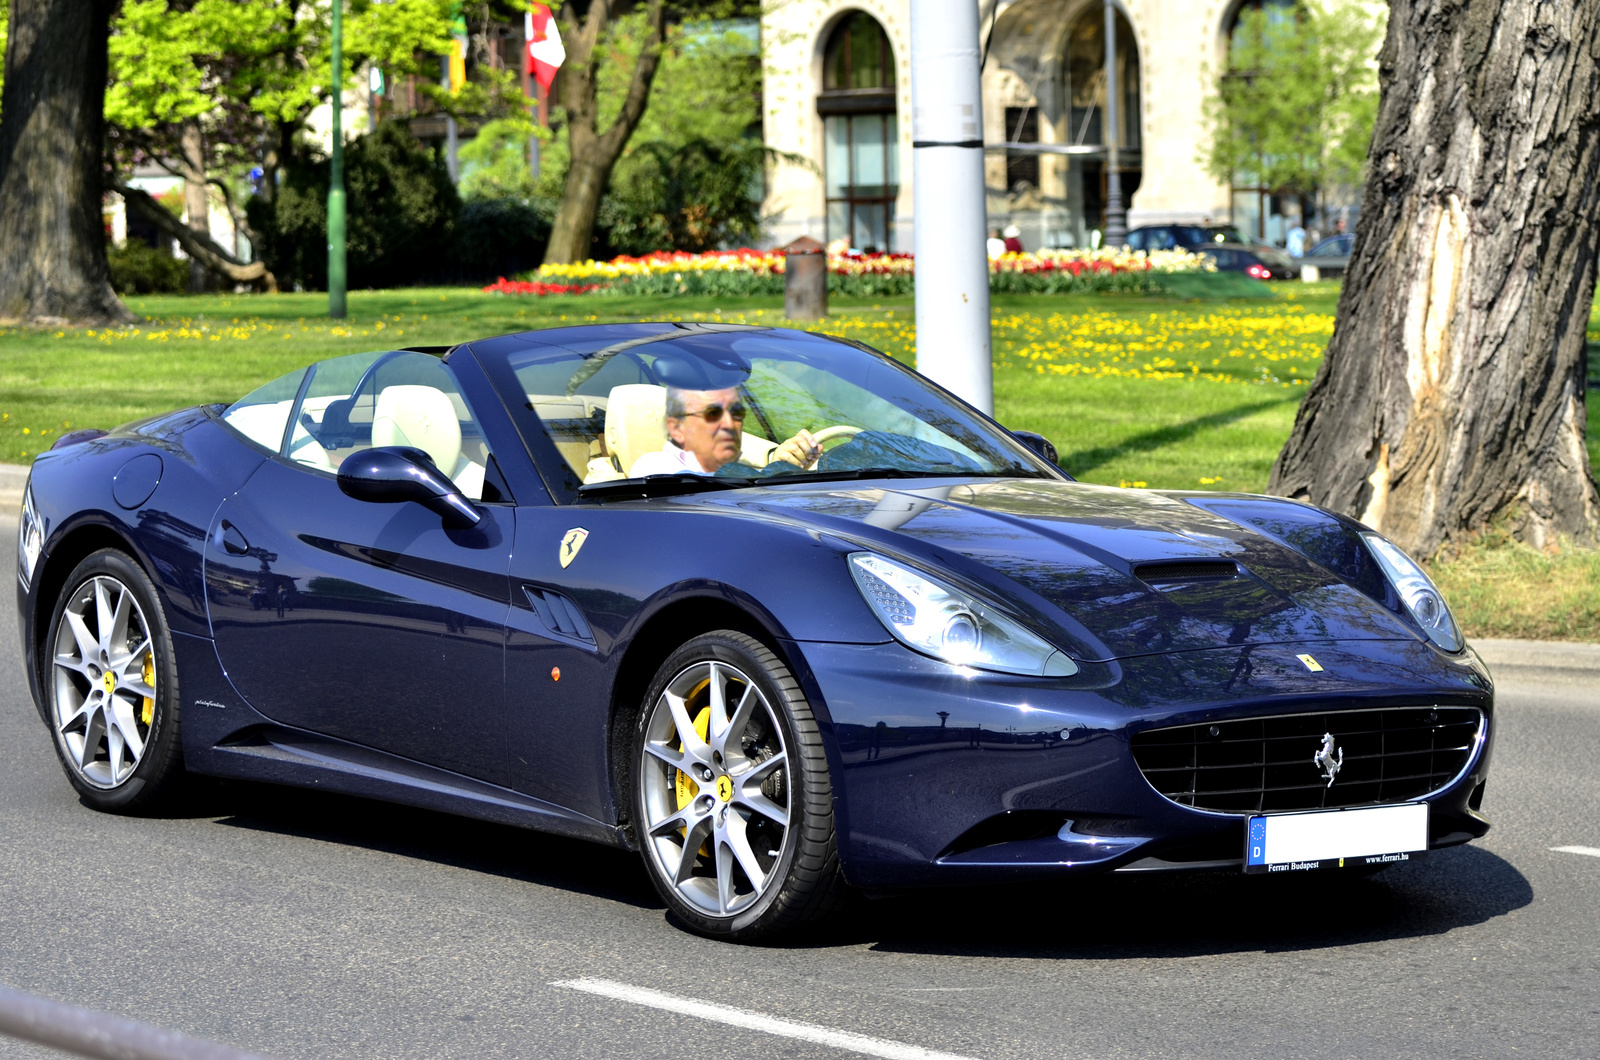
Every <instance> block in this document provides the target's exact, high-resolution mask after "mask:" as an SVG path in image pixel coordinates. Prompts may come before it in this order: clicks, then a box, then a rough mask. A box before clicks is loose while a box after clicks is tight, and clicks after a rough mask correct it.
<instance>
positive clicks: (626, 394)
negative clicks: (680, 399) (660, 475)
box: [590, 383, 667, 481]
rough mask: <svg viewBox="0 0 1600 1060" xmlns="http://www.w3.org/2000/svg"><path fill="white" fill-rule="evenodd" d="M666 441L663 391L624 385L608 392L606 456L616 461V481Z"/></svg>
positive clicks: (652, 387)
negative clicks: (635, 462) (636, 461)
mask: <svg viewBox="0 0 1600 1060" xmlns="http://www.w3.org/2000/svg"><path fill="white" fill-rule="evenodd" d="M666 440H667V388H666V387H664V386H656V385H654V384H652V383H627V384H625V385H623V386H614V387H612V388H611V395H610V397H609V398H607V400H606V452H608V453H610V454H611V456H612V458H613V459H614V460H615V461H616V468H617V472H618V477H621V476H625V475H627V473H628V470H629V469H630V468H631V467H633V462H634V461H635V460H638V459H639V458H640V457H641V456H643V455H644V454H646V453H654V452H656V451H657V450H659V449H660V448H661V446H662V445H663V444H665V443H666ZM590 481H600V480H598V479H595V478H591V479H590Z"/></svg>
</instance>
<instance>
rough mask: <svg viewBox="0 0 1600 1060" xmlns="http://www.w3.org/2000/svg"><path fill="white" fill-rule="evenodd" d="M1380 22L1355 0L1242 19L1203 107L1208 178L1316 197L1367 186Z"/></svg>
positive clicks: (1328, 0) (1307, 0)
mask: <svg viewBox="0 0 1600 1060" xmlns="http://www.w3.org/2000/svg"><path fill="white" fill-rule="evenodd" d="M1382 35H1383V22H1382V19H1381V18H1379V17H1375V16H1373V15H1372V14H1370V13H1369V12H1368V10H1367V8H1366V7H1365V5H1363V4H1361V3H1360V2H1359V0H1304V2H1302V3H1300V4H1298V5H1297V6H1296V7H1294V8H1293V9H1292V11H1288V12H1286V11H1285V10H1284V9H1283V8H1281V7H1272V6H1269V7H1267V8H1265V9H1263V10H1256V11H1245V12H1244V13H1243V15H1242V16H1241V18H1240V20H1239V26H1238V29H1237V30H1236V31H1235V33H1234V37H1233V44H1232V48H1231V51H1230V54H1229V68H1228V70H1226V71H1225V72H1224V73H1223V74H1222V75H1221V76H1219V77H1218V78H1217V80H1216V87H1215V92H1214V93H1213V94H1212V95H1211V96H1210V97H1209V98H1208V99H1207V100H1206V103H1205V114H1206V123H1207V126H1208V129H1209V134H1210V142H1209V144H1208V145H1207V147H1206V149H1205V154H1204V157H1203V161H1204V163H1205V165H1206V168H1207V169H1208V170H1209V171H1210V173H1211V174H1212V176H1214V177H1215V178H1216V179H1217V180H1219V181H1222V182H1224V183H1232V184H1234V185H1237V186H1261V187H1267V188H1273V189H1281V190H1293V191H1300V192H1314V191H1317V190H1319V189H1332V188H1340V187H1343V188H1353V187H1356V186H1358V185H1360V184H1361V183H1362V180H1363V179H1364V173H1365V167H1366V158H1367V148H1368V146H1369V145H1370V144H1371V142H1372V128H1373V123H1374V121H1375V120H1376V117H1377V108H1378V76H1377V66H1376V62H1375V56H1376V54H1377V49H1378V45H1379V43H1380V41H1381V40H1382Z"/></svg>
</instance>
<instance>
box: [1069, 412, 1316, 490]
mask: <svg viewBox="0 0 1600 1060" xmlns="http://www.w3.org/2000/svg"><path fill="white" fill-rule="evenodd" d="M1299 400H1300V398H1299V397H1298V396H1297V397H1288V398H1275V399H1274V400H1272V401H1257V402H1255V403H1253V404H1250V405H1240V406H1239V407H1237V408H1231V409H1226V410H1224V411H1222V412H1213V413H1210V414H1208V415H1205V416H1196V417H1195V418H1194V419H1192V420H1186V421H1185V422H1183V423H1176V424H1173V425H1172V426H1171V427H1157V428H1156V429H1155V430H1152V431H1145V432H1144V433H1143V434H1136V435H1134V436H1133V437H1132V438H1129V439H1127V440H1126V441H1122V442H1118V443H1117V444H1116V445H1101V446H1096V447H1095V448H1093V449H1079V450H1078V451H1077V452H1075V453H1064V454H1062V456H1061V459H1060V461H1059V463H1060V464H1061V469H1062V470H1063V471H1065V472H1066V473H1067V474H1069V475H1073V476H1079V475H1083V474H1085V473H1087V472H1090V471H1093V470H1094V469H1095V468H1097V467H1100V466H1101V465H1102V464H1107V463H1110V462H1111V461H1112V460H1115V459H1116V458H1118V457H1121V456H1127V455H1129V454H1130V453H1148V452H1152V451H1154V450H1156V449H1163V448H1165V447H1166V446H1169V445H1176V444H1178V443H1179V442H1186V441H1188V440H1189V439H1190V438H1193V437H1194V436H1195V435H1197V434H1199V433H1200V432H1201V431H1208V430H1211V429H1212V428H1215V427H1223V426H1226V425H1227V424H1230V423H1235V422H1237V421H1239V420H1242V419H1245V418H1247V417H1249V416H1253V415H1255V414H1256V413H1258V412H1263V411H1265V410H1267V409H1271V408H1277V407H1278V406H1279V405H1283V404H1286V403H1288V402H1292V401H1293V402H1297V401H1299Z"/></svg>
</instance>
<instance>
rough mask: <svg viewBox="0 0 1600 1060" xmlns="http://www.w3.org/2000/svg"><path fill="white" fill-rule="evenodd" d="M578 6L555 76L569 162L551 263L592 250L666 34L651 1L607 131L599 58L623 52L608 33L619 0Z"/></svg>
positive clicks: (566, 27) (657, 0)
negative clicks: (603, 200)
mask: <svg viewBox="0 0 1600 1060" xmlns="http://www.w3.org/2000/svg"><path fill="white" fill-rule="evenodd" d="M578 6H579V5H578V4H576V3H567V4H565V5H563V6H562V8H561V39H562V40H563V42H564V43H565V44H566V48H567V60H566V62H565V63H564V64H563V65H562V67H561V72H560V73H559V74H558V75H557V78H556V83H555V88H556V96H557V99H558V101H559V102H560V104H561V106H562V107H563V108H565V110H566V117H567V145H568V148H569V150H570V152H571V154H570V159H571V160H570V162H569V168H568V170H567V181H566V186H565V188H564V189H563V191H562V194H561V204H560V205H559V206H558V207H557V208H556V218H555V221H554V222H553V223H552V225H551V229H550V245H549V248H548V249H547V250H546V251H545V258H544V260H545V261H547V262H571V261H583V260H584V259H585V258H587V257H589V256H590V254H589V245H590V242H591V241H592V240H593V238H594V220H595V215H596V214H597V213H599V211H600V199H601V197H602V196H604V195H605V192H606V185H607V184H609V183H610V181H611V171H612V169H613V168H614V167H615V166H616V164H617V159H618V158H619V157H620V156H621V154H622V149H623V148H624V147H626V146H627V145H628V138H629V137H630V136H632V135H633V130H634V129H635V128H636V127H638V124H639V119H640V118H642V117H644V109H645V105H646V104H647V103H648V102H649V101H650V86H651V83H652V82H653V81H655V76H656V68H657V67H658V66H659V65H660V62H661V45H662V41H663V39H664V36H665V32H666V27H665V15H664V13H663V11H662V0H645V3H644V10H643V20H642V30H641V32H640V34H639V39H638V40H637V42H636V43H637V46H638V51H637V52H636V53H635V54H634V55H633V57H632V63H631V70H630V72H629V74H628V87H627V89H626V90H625V91H624V93H623V95H622V100H621V105H620V106H619V107H618V108H617V109H616V111H615V117H613V118H612V119H611V122H610V124H609V125H607V126H606V128H605V130H604V131H601V129H600V123H601V102H602V100H601V97H600V92H599V88H600V69H601V62H602V61H603V60H605V59H607V58H614V56H615V53H616V52H617V51H618V50H619V49H617V48H616V47H614V46H612V45H613V44H614V42H613V41H612V39H611V34H610V33H609V32H608V31H609V30H610V29H611V26H612V16H613V13H614V12H613V8H614V6H615V4H614V3H613V0H589V4H588V8H587V10H586V11H585V12H584V14H583V15H582V16H581V18H580V16H579V15H578Z"/></svg>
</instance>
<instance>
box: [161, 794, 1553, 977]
mask: <svg viewBox="0 0 1600 1060" xmlns="http://www.w3.org/2000/svg"><path fill="white" fill-rule="evenodd" d="M191 809H192V810H194V811H198V812H193V813H186V814H184V816H193V817H201V816H204V817H216V818H218V819H219V823H221V824H225V825H229V826H232V827H235V828H245V829H252V830H255V831H261V832H270V833H274V834H280V835H289V836H297V837H302V838H307V839H317V840H321V841H323V842H328V843H339V844H343V845H347V846H351V847H359V848H363V849H368V850H377V851H383V852H385V853H388V854H393V855H397V856H400V857H406V858H413V859H416V860H418V861H425V862H432V863H435V864H440V865H450V866H454V867H457V868H461V869H466V870H468V871H471V872H482V873H487V874H492V875H496V876H501V877H505V878H508V879H514V880H520V881H524V882H527V883H530V884H534V885H537V886H541V887H551V888H556V889H559V890H565V891H572V892H574V893H579V894H586V895H590V896H592V897H595V898H600V899H602V900H604V901H612V902H619V903H622V904H624V905H630V906H633V907H635V908H640V909H664V906H663V904H662V902H661V901H660V899H659V898H658V897H657V896H656V893H655V891H654V890H653V889H652V888H651V886H650V882H649V880H648V879H647V878H646V876H645V872H644V867H643V866H642V865H641V864H640V862H639V856H638V855H637V854H633V853H629V852H627V851H622V850H614V849H610V848H607V847H603V846H599V845H597V844H593V843H586V842H582V841H579V840H572V839H563V838H561V837H558V836H549V835H544V834H541V833H538V832H531V831H527V830H524V829H521V828H513V827H510V826H506V825H497V824H490V823H487V822H483V821H474V820H470V819H466V818H461V817H454V816H451V815H448V814H442V813H434V812H432V811H429V810H418V809H412V808H409V807H405V806H394V805H389V804H385V803H378V802H369V801H367V800H364V799H358V798H353V797H348V796H343V795H335V794H330V793H325V792H310V791H300V790H297V789H293V788H280V787H274V786H270V785H257V784H251V783H246V782H232V781H230V782H226V783H218V784H215V785H213V786H210V787H208V789H207V791H206V792H204V793H196V797H195V799H194V800H193V802H192V804H191ZM1532 901H1533V888H1532V886H1531V885H1530V884H1529V883H1528V881H1527V879H1526V878H1525V877H1524V876H1523V875H1522V873H1521V872H1519V871H1518V870H1517V868H1516V867H1515V866H1514V865H1512V864H1511V863H1510V862H1508V861H1506V860H1504V859H1503V858H1501V857H1499V856H1498V855H1496V854H1493V853H1490V852H1489V851H1487V850H1484V849H1483V848H1481V847H1476V846H1463V847H1456V848H1453V849H1450V850H1444V851H1439V852H1436V853H1434V854H1431V855H1429V856H1428V857H1427V858H1425V859H1423V860H1420V861H1417V862H1414V863H1412V864H1410V865H1404V866H1399V867H1396V868H1393V869H1390V870H1389V871H1387V872H1384V873H1380V874H1378V875H1376V876H1371V877H1361V876H1356V875H1355V874H1353V873H1351V874H1342V873H1336V872H1327V873H1316V874H1306V875H1295V876H1287V877H1285V876H1245V875H1243V874H1242V873H1226V872H1225V873H1197V874H1192V875H1184V874H1156V873H1152V874H1148V875H1124V876H1115V875H1114V876H1101V877H1090V878H1086V879H1082V880H1073V881H1064V882H1060V883H1032V884H1020V885H1019V884H1011V885H1006V886H996V887H964V888H950V889H940V890H929V891H925V892H924V891H913V892H908V893H905V894H902V895H899V896H896V897H891V898H880V899H870V900H868V899H859V900H856V901H854V902H852V903H851V904H850V906H849V907H848V909H847V911H846V912H845V913H844V914H843V915H841V916H840V917H839V918H837V919H836V920H835V921H833V922H832V923H830V924H829V925H827V926H826V927H824V928H823V929H822V930H819V931H808V932H806V933H805V935H804V937H803V939H802V940H796V941H790V942H789V943H788V944H787V945H788V946H793V947H795V948H802V949H812V948H815V949H828V948H835V947H861V946H865V947H867V948H868V949H870V950H873V951H878V952H883V953H916V954H942V955H950V956H969V957H999V958H1005V957H1020V958H1028V959H1040V958H1046V959H1048V958H1057V959H1062V960H1085V959H1087V960H1119V959H1144V958H1150V957H1194V956H1203V955H1209V954H1221V953H1241V952H1243V953H1248V952H1267V953H1270V952H1281V951H1293V950H1316V949H1323V948H1332V947H1339V946H1351V945H1359V944H1362V943H1370V942H1383V941H1390V940H1394V939H1405V938H1423V937H1428V936H1434V935H1442V934H1445V933H1447V932H1449V931H1452V930H1455V929H1457V928H1462V927H1467V926H1470V925H1474V924H1480V923H1483V922H1485V921H1488V920H1492V919H1494V918H1495V917H1499V916H1503V915H1505V914H1506V913H1509V912H1511V911H1513V910H1516V909H1520V908H1522V907H1523V906H1526V905H1528V904H1529V903H1531V902H1532ZM662 927H663V929H664V930H668V931H675V930H681V929H680V928H678V927H677V926H676V925H673V924H672V919H671V917H670V916H663V918H662ZM780 945H783V944H781V943H780Z"/></svg>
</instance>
